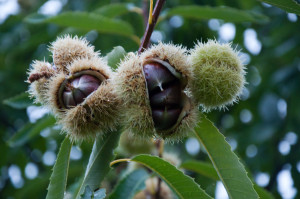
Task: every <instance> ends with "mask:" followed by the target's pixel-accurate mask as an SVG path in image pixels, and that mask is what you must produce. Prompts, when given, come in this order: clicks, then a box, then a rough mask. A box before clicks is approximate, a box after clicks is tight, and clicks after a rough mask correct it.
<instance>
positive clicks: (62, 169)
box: [46, 137, 72, 199]
mask: <svg viewBox="0 0 300 199" xmlns="http://www.w3.org/2000/svg"><path fill="white" fill-rule="evenodd" d="M71 147H72V143H71V142H70V139H69V138H68V137H66V138H65V139H64V141H63V142H62V144H61V146H60V150H59V153H58V155H57V159H56V162H55V165H54V167H53V172H52V174H51V177H50V184H49V186H48V193H47V196H46V199H63V198H64V193H65V190H66V186H67V177H68V170H69V163H70V153H71Z"/></svg>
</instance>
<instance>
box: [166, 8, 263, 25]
mask: <svg viewBox="0 0 300 199" xmlns="http://www.w3.org/2000/svg"><path fill="white" fill-rule="evenodd" d="M174 15H180V16H182V17H186V18H192V19H197V20H202V19H223V20H225V21H230V22H255V23H265V22H267V21H268V17H266V16H264V15H262V14H258V13H254V12H251V11H244V10H239V9H235V8H230V7H225V6H222V7H210V6H177V7H175V8H172V9H170V10H169V11H168V12H167V16H168V17H170V16H174Z"/></svg>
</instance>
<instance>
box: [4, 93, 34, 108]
mask: <svg viewBox="0 0 300 199" xmlns="http://www.w3.org/2000/svg"><path fill="white" fill-rule="evenodd" d="M3 104H6V105H8V106H10V107H12V108H15V109H24V108H27V107H28V106H30V105H32V104H33V101H32V100H31V99H30V98H29V94H28V93H27V92H23V93H21V94H19V95H16V96H14V97H11V98H9V99H6V100H4V101H3Z"/></svg>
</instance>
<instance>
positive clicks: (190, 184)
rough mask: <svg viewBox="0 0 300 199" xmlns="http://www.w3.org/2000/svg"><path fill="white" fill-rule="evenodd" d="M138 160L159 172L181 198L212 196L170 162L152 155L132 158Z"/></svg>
mask: <svg viewBox="0 0 300 199" xmlns="http://www.w3.org/2000/svg"><path fill="white" fill-rule="evenodd" d="M131 161H134V162H138V163H141V164H143V165H144V166H146V167H147V168H149V169H151V170H152V171H154V172H155V173H157V174H158V175H159V176H160V178H162V179H163V180H164V181H165V182H166V183H167V184H168V185H169V187H171V188H172V190H173V191H174V192H175V193H176V194H177V196H178V197H179V198H182V199H191V198H201V199H206V198H211V197H210V196H209V195H207V194H206V193H205V191H204V190H203V189H201V188H200V186H199V185H198V184H197V183H196V182H195V181H194V180H193V179H192V178H191V177H189V176H187V175H185V174H184V173H183V172H182V171H180V170H178V169H177V168H176V167H175V166H173V165H172V164H170V163H169V162H167V161H165V160H163V159H161V158H159V157H156V156H151V155H138V156H136V157H134V158H133V159H131Z"/></svg>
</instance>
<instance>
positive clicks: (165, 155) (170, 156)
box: [162, 152, 181, 167]
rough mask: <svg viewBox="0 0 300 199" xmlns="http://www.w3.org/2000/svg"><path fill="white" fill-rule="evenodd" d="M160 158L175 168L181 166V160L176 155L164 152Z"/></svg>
mask: <svg viewBox="0 0 300 199" xmlns="http://www.w3.org/2000/svg"><path fill="white" fill-rule="evenodd" d="M162 158H163V159H164V160H165V161H167V162H169V163H170V164H172V165H173V166H175V167H179V166H180V164H181V160H180V159H179V157H178V155H177V154H176V153H170V152H164V153H163V155H162Z"/></svg>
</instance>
